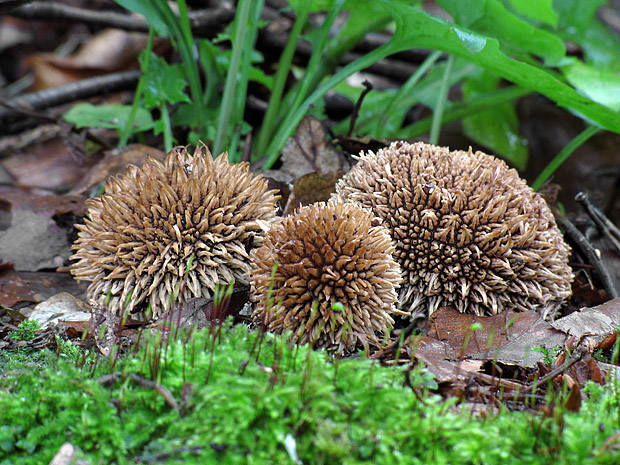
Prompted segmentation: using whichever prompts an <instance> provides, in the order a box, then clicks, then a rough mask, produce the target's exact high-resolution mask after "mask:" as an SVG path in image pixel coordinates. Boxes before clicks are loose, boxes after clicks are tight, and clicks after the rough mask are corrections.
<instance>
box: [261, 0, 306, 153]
mask: <svg viewBox="0 0 620 465" xmlns="http://www.w3.org/2000/svg"><path fill="white" fill-rule="evenodd" d="M311 4H312V2H309V1H306V2H301V4H300V6H299V11H298V12H297V18H296V19H295V24H294V25H293V29H292V30H291V35H290V37H289V40H288V42H287V43H286V47H285V48H284V52H282V56H281V57H280V61H279V63H278V70H277V72H276V75H275V78H274V83H273V90H272V91H271V97H270V98H269V106H268V107H267V113H266V114H265V118H264V120H263V125H262V127H261V130H260V134H259V135H258V141H257V143H256V150H255V152H256V153H258V154H261V153H263V152H264V151H265V149H266V148H267V142H268V140H269V136H271V134H272V132H273V126H274V123H275V120H276V116H277V115H278V113H279V111H280V103H281V101H282V94H283V92H284V85H285V84H286V78H287V76H288V73H289V71H290V69H291V63H292V62H293V56H294V55H295V47H296V46H297V41H298V40H299V36H300V34H301V30H302V28H303V26H304V24H305V23H306V20H307V19H308V14H309V13H310V5H311Z"/></svg>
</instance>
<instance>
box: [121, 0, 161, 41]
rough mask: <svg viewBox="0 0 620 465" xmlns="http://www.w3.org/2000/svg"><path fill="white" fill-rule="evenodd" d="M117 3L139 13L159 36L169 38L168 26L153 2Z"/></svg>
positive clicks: (123, 1)
mask: <svg viewBox="0 0 620 465" xmlns="http://www.w3.org/2000/svg"><path fill="white" fill-rule="evenodd" d="M115 1H116V3H118V4H119V5H121V6H122V7H124V8H127V9H128V10H130V11H133V12H134V13H139V14H141V15H143V16H144V17H145V18H146V22H147V23H148V25H149V27H152V28H153V29H154V30H155V32H156V33H157V35H159V36H162V37H168V35H169V34H168V26H167V25H166V21H165V19H164V17H163V16H162V15H161V13H160V11H159V10H158V9H157V7H156V5H155V4H156V3H157V0H156V1H153V0H115Z"/></svg>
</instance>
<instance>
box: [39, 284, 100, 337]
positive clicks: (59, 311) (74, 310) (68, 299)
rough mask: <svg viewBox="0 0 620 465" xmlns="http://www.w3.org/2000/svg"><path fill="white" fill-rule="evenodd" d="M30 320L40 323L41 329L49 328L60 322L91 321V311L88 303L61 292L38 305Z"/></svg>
mask: <svg viewBox="0 0 620 465" xmlns="http://www.w3.org/2000/svg"><path fill="white" fill-rule="evenodd" d="M28 319H30V320H34V321H36V322H37V323H39V326H41V328H47V327H48V326H52V325H54V324H56V323H58V321H59V320H63V321H65V322H66V321H81V322H86V321H89V320H90V319H91V311H90V307H89V306H88V304H86V302H83V301H81V300H80V299H77V298H76V297H74V296H72V295H71V294H69V293H67V292H61V293H59V294H55V295H53V296H52V297H50V298H49V299H47V300H44V301H43V302H41V303H39V304H37V305H36V306H35V307H34V310H33V311H32V313H31V314H30V315H29V317H28Z"/></svg>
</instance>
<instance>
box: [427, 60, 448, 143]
mask: <svg viewBox="0 0 620 465" xmlns="http://www.w3.org/2000/svg"><path fill="white" fill-rule="evenodd" d="M453 65H454V56H453V55H450V56H448V61H447V62H446V69H445V71H444V73H443V78H442V80H441V87H440V88H439V95H438V96H437V105H436V106H435V111H434V112H433V123H432V124H431V133H430V135H429V138H428V140H429V142H430V143H431V144H433V145H437V143H438V142H439V131H440V130H441V121H442V119H443V112H444V109H445V107H446V101H447V100H448V90H449V88H448V78H449V77H450V73H452V66H453Z"/></svg>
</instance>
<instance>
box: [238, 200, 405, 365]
mask: <svg viewBox="0 0 620 465" xmlns="http://www.w3.org/2000/svg"><path fill="white" fill-rule="evenodd" d="M378 223H379V222H378V220H377V219H376V218H375V217H374V215H373V214H372V213H371V212H369V211H368V210H365V209H363V208H360V207H358V206H357V205H353V204H343V203H341V202H329V203H327V204H326V203H322V202H321V203H316V204H313V205H310V206H307V207H302V208H300V209H299V210H297V211H296V212H295V213H294V214H293V215H291V216H288V217H286V218H284V219H283V220H282V221H281V222H280V223H278V224H274V225H273V226H272V227H271V229H270V231H269V232H268V233H267V235H266V237H265V241H264V244H263V246H262V247H260V248H258V249H256V250H255V252H254V253H253V267H252V270H251V279H250V280H251V285H252V296H253V299H254V300H255V301H256V303H257V305H256V309H255V311H254V313H253V319H254V322H255V323H256V324H257V325H259V326H262V327H264V328H265V329H267V330H268V331H272V332H275V333H281V332H282V331H284V330H287V329H289V330H291V331H292V333H293V340H294V341H295V342H297V343H306V342H309V343H311V344H312V345H313V346H314V347H323V348H327V349H328V350H330V351H334V352H336V353H343V352H350V351H352V350H354V349H355V347H356V345H357V343H358V342H361V343H363V344H370V345H375V346H378V345H379V344H380V340H379V337H380V335H381V334H386V333H387V332H388V331H389V330H390V329H391V327H392V325H393V323H394V320H393V319H392V317H391V314H392V313H400V312H398V311H397V310H396V309H395V308H394V304H395V302H396V301H397V298H398V295H397V292H396V290H395V289H396V288H397V287H398V285H399V283H400V280H401V275H400V269H399V266H398V264H397V263H396V262H395V260H394V259H393V257H392V253H393V252H394V246H393V243H392V240H391V239H390V236H389V233H388V231H387V230H386V229H385V228H384V227H382V226H380V225H379V224H378ZM334 304H337V305H334Z"/></svg>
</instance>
